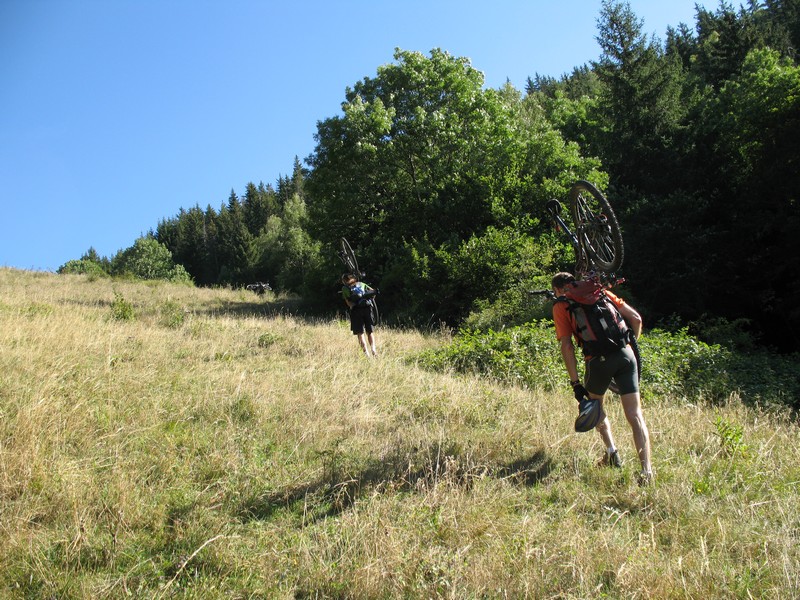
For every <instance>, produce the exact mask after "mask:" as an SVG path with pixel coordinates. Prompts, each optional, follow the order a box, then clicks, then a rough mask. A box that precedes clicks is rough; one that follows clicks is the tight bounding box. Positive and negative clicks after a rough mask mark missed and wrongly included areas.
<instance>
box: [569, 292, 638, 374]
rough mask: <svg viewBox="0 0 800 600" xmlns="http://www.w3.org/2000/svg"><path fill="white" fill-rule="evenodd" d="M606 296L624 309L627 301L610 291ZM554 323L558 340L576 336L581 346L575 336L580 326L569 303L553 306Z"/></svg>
mask: <svg viewBox="0 0 800 600" xmlns="http://www.w3.org/2000/svg"><path fill="white" fill-rule="evenodd" d="M606 296H608V299H609V300H611V302H613V303H614V304H615V305H616V306H617V308H620V307H622V306H623V305H624V304H625V301H624V300H623V299H622V298H620V297H618V296H615V295H614V294H612V293H611V292H609V291H606ZM553 321H554V322H555V324H556V339H559V340H560V339H561V338H563V337H566V336H571V335H572V336H575V339H576V340H577V342H578V345H579V346H580V344H581V340H580V339H579V338H578V336H577V335H575V332H576V331H578V324H577V323H576V322H575V315H573V314H572V313H571V312H570V310H569V303H567V302H556V303H555V304H553ZM589 358H591V356H587V357H586V359H587V360H588V359H589Z"/></svg>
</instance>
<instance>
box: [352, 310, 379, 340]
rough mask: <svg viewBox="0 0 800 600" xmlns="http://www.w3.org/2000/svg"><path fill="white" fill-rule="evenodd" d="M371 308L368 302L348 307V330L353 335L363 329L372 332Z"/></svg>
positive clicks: (358, 333) (361, 331) (359, 333)
mask: <svg viewBox="0 0 800 600" xmlns="http://www.w3.org/2000/svg"><path fill="white" fill-rule="evenodd" d="M373 325H374V323H373V322H372V310H370V306H369V304H365V305H363V306H354V307H353V308H351V309H350V330H351V331H352V332H353V334H354V335H361V334H362V333H364V332H365V331H366V332H367V333H372V327H373Z"/></svg>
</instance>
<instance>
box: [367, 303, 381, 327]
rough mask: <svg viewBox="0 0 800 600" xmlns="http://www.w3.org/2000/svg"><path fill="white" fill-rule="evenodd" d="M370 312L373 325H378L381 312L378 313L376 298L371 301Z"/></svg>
mask: <svg viewBox="0 0 800 600" xmlns="http://www.w3.org/2000/svg"><path fill="white" fill-rule="evenodd" d="M369 312H370V317H372V324H373V325H378V323H379V321H380V319H381V315H380V312H379V311H378V303H377V302H376V300H375V298H371V299H370V301H369Z"/></svg>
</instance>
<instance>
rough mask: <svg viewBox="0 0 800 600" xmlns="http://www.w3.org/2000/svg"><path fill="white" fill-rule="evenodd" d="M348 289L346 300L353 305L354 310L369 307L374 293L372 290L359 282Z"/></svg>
mask: <svg viewBox="0 0 800 600" xmlns="http://www.w3.org/2000/svg"><path fill="white" fill-rule="evenodd" d="M348 289H349V295H348V298H347V299H348V300H350V302H353V303H354V304H355V306H354V308H355V307H364V306H369V305H370V304H371V302H372V297H373V296H374V295H375V291H374V290H373V289H372V288H370V287H369V286H368V285H367V284H365V283H361V282H358V283H356V284H355V285H353V286H350V287H349V288H348Z"/></svg>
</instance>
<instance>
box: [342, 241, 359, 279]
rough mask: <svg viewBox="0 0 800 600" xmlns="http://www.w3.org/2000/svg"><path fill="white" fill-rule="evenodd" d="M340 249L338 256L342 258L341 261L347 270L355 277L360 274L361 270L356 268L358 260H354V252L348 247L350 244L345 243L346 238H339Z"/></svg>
mask: <svg viewBox="0 0 800 600" xmlns="http://www.w3.org/2000/svg"><path fill="white" fill-rule="evenodd" d="M339 245H340V250H339V256H340V257H341V259H342V262H343V263H344V265H345V266H346V267H347V270H348V272H350V273H352V274H353V275H355V276H356V278H358V277H360V276H361V271H359V269H358V261H357V260H356V253H355V252H353V249H352V248H351V247H350V244H349V243H347V240H346V239H344V238H341V239H340V240H339Z"/></svg>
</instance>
